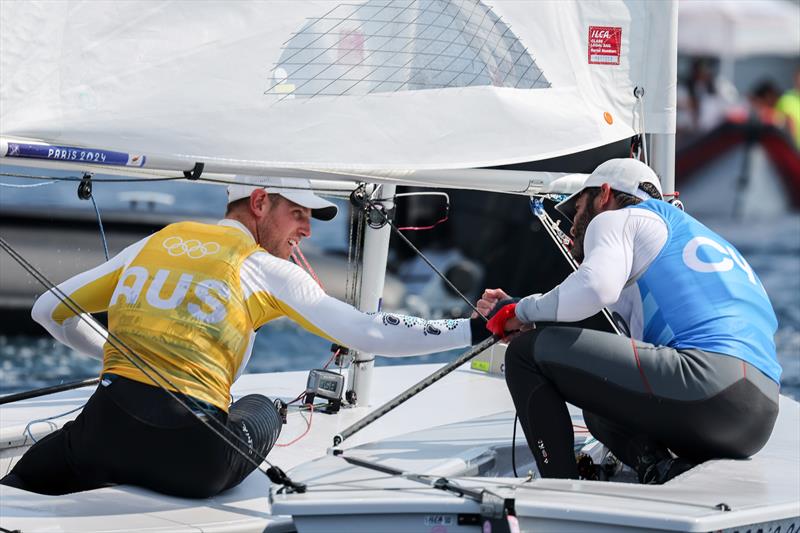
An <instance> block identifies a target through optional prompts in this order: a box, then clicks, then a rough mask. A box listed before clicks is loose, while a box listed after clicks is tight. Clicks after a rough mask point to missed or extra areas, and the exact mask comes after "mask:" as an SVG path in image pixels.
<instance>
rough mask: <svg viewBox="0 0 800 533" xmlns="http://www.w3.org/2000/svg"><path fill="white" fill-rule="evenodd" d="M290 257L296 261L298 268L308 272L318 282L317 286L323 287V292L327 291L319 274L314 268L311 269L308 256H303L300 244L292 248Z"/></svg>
mask: <svg viewBox="0 0 800 533" xmlns="http://www.w3.org/2000/svg"><path fill="white" fill-rule="evenodd" d="M295 252H297V255H295ZM289 257H290V258H291V259H292V260H293V261H294V263H295V264H296V265H297V266H299V267H300V268H303V269H305V270H306V272H308V273H309V274H310V275H311V277H312V278H314V281H316V282H317V285H319V286H320V287H322V290H325V287H324V286H323V285H322V282H321V281H320V280H319V278H318V277H317V273H316V272H314V269H313V268H311V263H309V262H308V260H307V259H306V256H304V255H303V251H302V250H300V245H299V244H295V245H294V246H292V251H291V253H290V255H289ZM298 258H299V260H298ZM301 261H302V264H301Z"/></svg>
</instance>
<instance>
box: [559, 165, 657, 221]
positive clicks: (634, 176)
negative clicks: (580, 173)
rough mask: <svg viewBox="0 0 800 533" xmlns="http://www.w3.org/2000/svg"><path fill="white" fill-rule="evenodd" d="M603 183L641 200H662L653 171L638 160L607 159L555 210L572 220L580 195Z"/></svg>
mask: <svg viewBox="0 0 800 533" xmlns="http://www.w3.org/2000/svg"><path fill="white" fill-rule="evenodd" d="M604 183H608V185H609V186H610V187H611V188H612V189H613V190H615V191H617V192H624V193H627V194H630V195H633V196H636V197H637V198H641V199H642V200H649V199H651V198H656V199H658V200H662V199H663V194H662V192H661V182H660V181H659V180H658V176H656V173H655V172H653V169H651V168H650V167H648V166H647V165H645V164H644V163H642V162H641V161H639V160H638V159H630V158H622V159H609V160H608V161H606V162H605V163H603V164H601V165H600V166H598V167H597V168H596V169H594V172H592V173H591V174H589V177H588V178H586V181H585V182H584V184H583V188H582V189H581V190H579V191H578V192H576V193H575V194H573V195H571V196H570V197H569V198H567V199H566V200H564V201H563V202H560V203H559V204H557V205H556V209H557V210H558V211H559V212H560V213H561V214H562V215H564V216H565V217H567V218H569V219H570V220H572V219H573V218H574V217H575V212H576V209H575V203H576V202H577V201H578V197H579V196H580V195H581V193H582V192H583V191H584V190H586V189H587V188H589V187H600V186H601V185H602V184H604ZM647 184H651V185H652V186H651V185H647Z"/></svg>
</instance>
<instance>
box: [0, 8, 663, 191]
mask: <svg viewBox="0 0 800 533" xmlns="http://www.w3.org/2000/svg"><path fill="white" fill-rule="evenodd" d="M676 17H677V10H676V6H675V4H674V3H673V2H652V1H647V0H627V1H623V2H610V1H586V0H581V1H580V2H578V1H552V2H549V1H537V2H528V1H521V0H520V1H513V0H511V1H502V0H496V1H488V0H487V1H484V2H481V1H479V0H391V1H390V0H366V1H364V2H358V3H353V2H341V3H338V2H327V1H322V2H312V1H303V2H296V1H287V2H281V1H272V2H255V1H227V2H212V1H208V2H180V1H173V2H157V3H156V2H126V1H113V2H107V1H102V0H97V1H92V2H79V1H69V0H58V1H42V2H2V3H0V26H1V27H2V32H0V34H1V35H2V36H1V37H0V136H2V137H3V139H4V140H5V141H6V142H4V143H3V148H4V150H6V151H8V152H10V151H11V150H10V149H8V144H7V143H8V140H9V139H11V140H13V139H19V138H27V139H33V140H38V141H42V142H44V143H48V144H50V145H56V146H58V145H63V146H83V147H93V148H99V149H105V150H115V151H119V152H122V153H124V154H127V155H128V156H129V157H128V160H127V162H123V163H122V164H127V165H129V166H130V165H134V166H140V165H142V162H143V161H144V164H143V166H144V167H147V168H173V169H177V168H181V169H185V168H191V163H193V162H203V163H205V164H206V171H209V172H231V173H233V172H249V173H258V172H262V171H264V170H266V169H270V168H304V169H309V168H316V169H340V170H346V171H352V172H384V173H389V174H391V173H392V172H395V173H397V172H400V173H401V174H402V173H403V172H406V171H421V170H431V169H434V170H453V169H468V168H479V167H485V166H492V165H499V164H508V163H518V162H523V161H532V160H539V159H544V158H549V157H554V156H559V155H564V154H568V153H573V152H576V151H580V150H585V149H589V148H593V147H596V146H600V145H603V144H607V143H610V142H613V141H617V140H620V139H623V138H627V137H630V136H632V135H634V134H636V133H638V132H640V131H641V127H642V124H643V123H644V124H645V125H646V130H647V132H650V133H672V132H674V122H675V113H674V112H675V109H674V101H675V98H674V94H675V79H676V74H675V64H676V58H675V52H674V50H675V44H674V43H675V41H676V38H677V37H676V32H675V26H676V25H675V20H676ZM636 87H640V88H643V89H644V99H643V102H644V103H643V106H642V105H641V102H640V101H639V100H637V98H636V96H634V89H635V88H636ZM642 113H644V115H642ZM643 116H644V118H645V119H646V120H645V121H642V117H643ZM2 155H4V156H5V155H10V154H8V153H5V152H4V153H3V154H2ZM84 155H85V154H84ZM45 156H46V157H47V158H49V159H58V158H59V157H60V158H61V159H64V158H69V157H75V156H74V155H73V153H71V152H65V153H49V155H48V154H45ZM77 156H78V157H80V156H81V154H78V155H77ZM137 156H146V157H137ZM6 161H8V159H7V160H6ZM405 178H406V181H409V180H410V181H414V179H415V178H414V174H413V173H411V174H408V175H407V176H405Z"/></svg>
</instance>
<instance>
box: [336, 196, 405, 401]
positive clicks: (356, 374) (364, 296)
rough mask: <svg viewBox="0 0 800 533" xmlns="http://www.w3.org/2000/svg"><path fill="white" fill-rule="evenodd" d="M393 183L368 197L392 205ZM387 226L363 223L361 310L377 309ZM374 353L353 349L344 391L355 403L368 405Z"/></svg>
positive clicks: (387, 208)
mask: <svg viewBox="0 0 800 533" xmlns="http://www.w3.org/2000/svg"><path fill="white" fill-rule="evenodd" d="M396 188H397V187H396V186H395V185H380V186H378V187H377V188H376V189H375V191H374V192H373V193H372V200H373V201H374V202H375V203H376V204H381V205H383V207H384V209H385V211H384V213H387V214H388V213H390V212H391V209H392V208H393V207H394V193H395V189H396ZM390 236H391V228H390V227H389V225H388V224H384V225H383V226H381V227H380V228H373V227H371V226H369V225H367V230H366V233H365V235H364V254H363V257H364V265H363V271H362V281H361V298H360V299H359V302H358V308H359V309H360V310H361V311H363V312H365V313H374V312H377V311H380V309H381V300H382V296H383V283H384V280H385V279H386V261H387V258H388V255H389V237H390ZM374 365H375V354H367V353H362V352H356V353H355V355H354V357H353V363H352V364H351V365H350V371H349V379H348V385H347V392H348V393H350V392H351V391H353V392H355V399H356V401H355V405H356V406H360V407H363V406H367V405H369V395H370V387H371V385H372V369H373V367H374Z"/></svg>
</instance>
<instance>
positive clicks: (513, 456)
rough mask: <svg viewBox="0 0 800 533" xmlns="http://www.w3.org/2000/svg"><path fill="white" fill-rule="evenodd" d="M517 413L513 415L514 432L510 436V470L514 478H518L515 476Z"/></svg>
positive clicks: (517, 475)
mask: <svg viewBox="0 0 800 533" xmlns="http://www.w3.org/2000/svg"><path fill="white" fill-rule="evenodd" d="M518 419H519V413H517V412H515V413H514V432H513V433H512V434H511V469H512V470H513V471H514V477H519V474H517V420H518Z"/></svg>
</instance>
